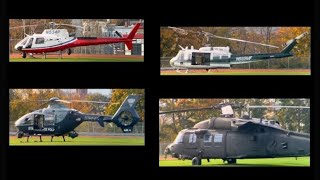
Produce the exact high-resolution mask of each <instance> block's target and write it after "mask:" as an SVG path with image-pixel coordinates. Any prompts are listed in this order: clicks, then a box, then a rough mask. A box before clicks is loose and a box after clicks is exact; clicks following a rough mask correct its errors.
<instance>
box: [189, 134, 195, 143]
mask: <svg viewBox="0 0 320 180" xmlns="http://www.w3.org/2000/svg"><path fill="white" fill-rule="evenodd" d="M196 141H197V135H196V134H194V133H192V134H189V143H195V142H196Z"/></svg>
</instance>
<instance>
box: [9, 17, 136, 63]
mask: <svg viewBox="0 0 320 180" xmlns="http://www.w3.org/2000/svg"><path fill="white" fill-rule="evenodd" d="M140 24H141V23H137V24H136V25H135V26H134V27H133V28H132V30H131V32H130V33H129V34H128V35H127V36H125V37H122V36H120V37H118V38H114V37H111V38H109V37H108V38H104V37H102V38H100V37H71V36H69V33H68V31H67V29H45V30H44V31H43V32H42V34H33V35H28V36H27V37H25V38H24V39H23V40H21V41H20V42H18V43H17V44H16V45H15V47H14V48H15V49H16V50H17V51H21V52H23V53H24V55H23V58H25V54H26V53H35V54H37V53H48V52H57V51H60V53H61V52H62V51H64V50H66V49H69V52H68V54H70V53H71V50H70V48H73V47H79V46H90V45H100V44H111V43H125V44H126V46H127V48H128V49H129V50H131V49H132V47H133V45H132V41H133V38H134V37H135V34H136V33H137V31H138V29H139V27H140Z"/></svg>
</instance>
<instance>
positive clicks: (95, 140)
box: [9, 136, 144, 146]
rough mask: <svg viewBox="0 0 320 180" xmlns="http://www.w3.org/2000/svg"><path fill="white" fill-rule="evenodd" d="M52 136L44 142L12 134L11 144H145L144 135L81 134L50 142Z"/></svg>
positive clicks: (54, 139)
mask: <svg viewBox="0 0 320 180" xmlns="http://www.w3.org/2000/svg"><path fill="white" fill-rule="evenodd" d="M50 139H51V137H50V136H44V137H42V142H40V138H39V137H38V136H35V137H30V139H29V142H27V138H26V137H24V138H21V139H18V138H16V137H15V136H10V139H9V140H10V141H9V145H10V146H74V145H75V146H144V137H135V136H131V137H130V136H79V137H77V138H74V139H71V138H69V137H65V139H66V142H64V141H63V139H62V137H54V138H53V142H50Z"/></svg>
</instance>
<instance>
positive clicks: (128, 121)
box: [112, 95, 140, 133]
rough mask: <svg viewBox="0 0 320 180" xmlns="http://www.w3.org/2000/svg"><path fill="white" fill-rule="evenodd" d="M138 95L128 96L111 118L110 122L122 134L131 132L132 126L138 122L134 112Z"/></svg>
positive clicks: (136, 113)
mask: <svg viewBox="0 0 320 180" xmlns="http://www.w3.org/2000/svg"><path fill="white" fill-rule="evenodd" d="M139 99H140V96H139V95H129V96H128V97H127V98H126V99H125V100H124V101H123V103H122V104H121V106H120V108H119V109H118V110H117V112H116V113H115V114H114V115H113V117H112V122H113V123H115V124H116V125H117V126H118V127H120V128H121V129H122V131H123V132H124V133H128V132H132V128H133V126H134V125H135V124H136V123H137V122H138V121H139V120H140V116H139V114H138V112H137V111H136V109H135V108H136V105H137V103H138V101H139Z"/></svg>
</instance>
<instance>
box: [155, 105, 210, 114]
mask: <svg viewBox="0 0 320 180" xmlns="http://www.w3.org/2000/svg"><path fill="white" fill-rule="evenodd" d="M213 108H214V107H212V106H210V107H203V108H188V109H177V110H171V111H160V112H159V114H169V113H177V112H188V111H200V110H212V109H213Z"/></svg>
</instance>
